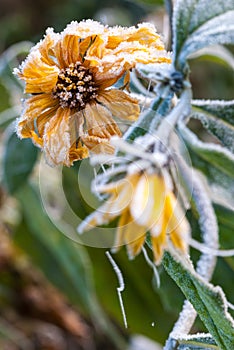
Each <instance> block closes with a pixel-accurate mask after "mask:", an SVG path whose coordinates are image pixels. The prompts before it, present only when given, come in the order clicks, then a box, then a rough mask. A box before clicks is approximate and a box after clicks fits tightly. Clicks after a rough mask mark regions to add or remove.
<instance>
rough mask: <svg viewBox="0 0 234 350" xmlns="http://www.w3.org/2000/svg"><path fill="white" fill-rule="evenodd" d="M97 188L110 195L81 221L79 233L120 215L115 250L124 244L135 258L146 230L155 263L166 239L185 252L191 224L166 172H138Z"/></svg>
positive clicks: (166, 242)
mask: <svg viewBox="0 0 234 350" xmlns="http://www.w3.org/2000/svg"><path fill="white" fill-rule="evenodd" d="M165 175H167V173H165ZM99 190H100V192H102V193H105V194H109V198H108V199H107V200H106V202H105V203H104V204H103V205H102V206H101V207H100V208H99V209H98V210H96V211H95V212H93V213H92V214H91V215H90V216H88V217H87V218H86V219H85V221H83V222H82V223H81V225H80V226H79V227H78V231H79V232H80V233H83V232H84V231H87V230H90V229H91V228H93V226H97V225H103V224H107V223H108V222H110V221H111V220H113V219H114V218H116V217H118V216H119V217H120V218H119V222H118V228H117V233H116V241H115V244H114V248H113V249H114V250H115V251H117V250H118V249H119V248H120V246H122V245H124V244H126V246H127V250H128V254H129V257H130V258H134V257H135V256H136V255H137V254H138V253H140V251H141V249H142V246H143V245H144V242H145V238H146V233H147V232H149V233H150V237H151V244H152V250H153V254H154V260H155V263H156V264H159V263H160V261H161V258H162V255H163V252H164V250H165V249H166V248H167V246H168V243H169V241H170V242H171V243H172V244H173V245H174V247H175V248H177V249H179V250H180V251H182V252H183V253H186V252H187V247H188V245H187V241H188V240H187V238H188V235H189V234H190V227H189V224H188V222H187V219H186V217H185V213H184V211H183V209H182V207H181V206H180V204H179V202H178V201H177V200H176V197H175V195H174V193H173V191H172V184H171V180H170V178H169V177H168V175H167V176H164V177H163V176H161V175H158V174H157V173H150V174H147V173H145V172H144V173H141V172H140V173H136V174H131V175H128V176H127V177H126V178H124V179H122V180H119V181H117V182H115V183H110V184H106V185H104V186H103V188H100V189H98V188H97V191H99Z"/></svg>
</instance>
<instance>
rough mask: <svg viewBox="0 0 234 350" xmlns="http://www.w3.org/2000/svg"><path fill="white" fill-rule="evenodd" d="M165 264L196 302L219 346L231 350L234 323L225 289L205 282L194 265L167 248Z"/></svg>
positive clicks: (170, 273) (192, 301)
mask: <svg viewBox="0 0 234 350" xmlns="http://www.w3.org/2000/svg"><path fill="white" fill-rule="evenodd" d="M163 265H164V267H165V269H166V271H167V272H168V274H169V275H170V276H171V277H172V278H173V280H174V281H175V282H176V283H177V285H178V286H179V287H180V289H181V290H182V292H183V293H184V295H185V297H186V299H187V300H189V301H190V303H191V304H192V305H193V307H194V308H195V310H196V311H197V313H198V315H199V317H200V318H201V320H202V321H203V323H204V324H205V326H206V327H207V330H208V331H209V333H210V334H211V335H212V337H213V338H214V340H215V342H216V344H217V345H218V346H219V348H220V349H222V350H230V349H231V348H232V346H233V344H234V324H233V320H232V318H231V316H230V314H229V313H228V312H227V301H226V298H225V296H224V293H223V291H222V289H221V288H220V287H214V286H212V285H211V284H209V283H207V282H204V281H203V280H202V279H200V278H199V277H198V276H197V275H196V274H195V272H194V271H193V270H192V269H190V268H188V267H185V266H184V265H182V263H181V262H180V261H177V260H175V259H174V258H173V257H172V256H171V255H170V254H169V253H167V252H166V253H165V254H164V258H163ZM181 338H183V335H182V334H181Z"/></svg>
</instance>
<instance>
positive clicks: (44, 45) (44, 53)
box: [36, 28, 59, 66]
mask: <svg viewBox="0 0 234 350" xmlns="http://www.w3.org/2000/svg"><path fill="white" fill-rule="evenodd" d="M58 39H59V34H57V33H54V30H53V29H52V28H48V29H47V31H46V35H45V38H44V39H43V40H42V41H41V42H40V43H39V44H38V45H37V46H36V49H38V50H39V51H40V53H41V59H42V61H43V62H45V63H46V64H48V65H50V66H54V65H58V62H57V61H56V57H55V55H54V51H53V49H54V47H55V45H56V42H57V41H58Z"/></svg>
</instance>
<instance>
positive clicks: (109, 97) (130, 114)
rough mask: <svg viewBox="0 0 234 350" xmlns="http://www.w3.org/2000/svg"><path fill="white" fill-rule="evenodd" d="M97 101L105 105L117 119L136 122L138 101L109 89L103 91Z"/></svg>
mask: <svg viewBox="0 0 234 350" xmlns="http://www.w3.org/2000/svg"><path fill="white" fill-rule="evenodd" d="M97 99H98V101H99V102H101V103H102V104H103V105H105V106H106V107H107V108H108V109H109V110H110V111H111V113H112V114H113V115H114V116H115V117H118V118H121V119H127V120H136V119H137V118H138V116H139V113H140V107H139V103H138V100H137V99H135V98H132V97H130V96H129V95H128V94H126V93H125V92H123V91H121V90H117V89H111V90H107V91H103V92H102V93H101V94H100V95H99V96H98V98H97Z"/></svg>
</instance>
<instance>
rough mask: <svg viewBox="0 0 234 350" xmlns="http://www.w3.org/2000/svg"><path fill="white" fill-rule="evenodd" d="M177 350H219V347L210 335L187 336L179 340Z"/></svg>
mask: <svg viewBox="0 0 234 350" xmlns="http://www.w3.org/2000/svg"><path fill="white" fill-rule="evenodd" d="M177 344H178V347H177V350H202V349H203V350H215V349H216V350H218V349H219V348H218V346H217V345H216V344H215V341H214V340H213V338H212V337H211V336H210V335H209V334H200V335H199V336H197V335H192V336H187V337H186V338H185V339H177Z"/></svg>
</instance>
